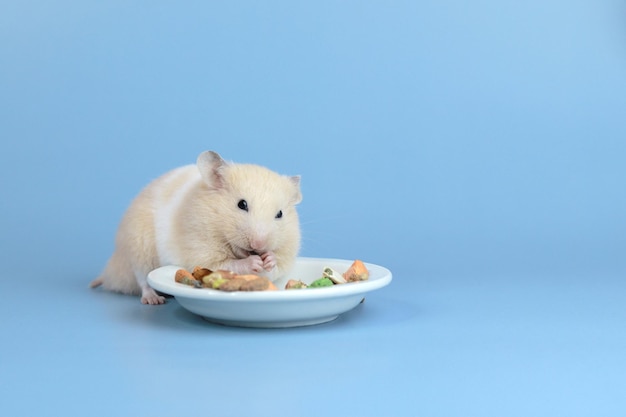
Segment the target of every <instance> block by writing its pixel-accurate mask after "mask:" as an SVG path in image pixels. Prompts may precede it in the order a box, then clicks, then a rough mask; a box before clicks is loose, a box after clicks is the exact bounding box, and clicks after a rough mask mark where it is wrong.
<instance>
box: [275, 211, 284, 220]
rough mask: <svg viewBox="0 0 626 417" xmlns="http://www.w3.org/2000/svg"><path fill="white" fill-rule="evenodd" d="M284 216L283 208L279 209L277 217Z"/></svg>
mask: <svg viewBox="0 0 626 417" xmlns="http://www.w3.org/2000/svg"><path fill="white" fill-rule="evenodd" d="M282 217H283V211H282V210H278V213H276V218H277V219H280V218H282Z"/></svg>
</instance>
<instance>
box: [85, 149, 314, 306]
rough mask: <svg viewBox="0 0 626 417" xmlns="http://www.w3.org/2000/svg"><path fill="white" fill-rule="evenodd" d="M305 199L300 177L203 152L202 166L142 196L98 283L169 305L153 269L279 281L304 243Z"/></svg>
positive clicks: (176, 173)
mask: <svg viewBox="0 0 626 417" xmlns="http://www.w3.org/2000/svg"><path fill="white" fill-rule="evenodd" d="M301 200H302V193H301V190H300V176H285V175H280V174H278V173H276V172H274V171H271V170H269V169H267V168H264V167H261V166H258V165H252V164H235V163H232V162H226V161H224V160H223V159H222V157H221V156H220V155H219V154H217V153H216V152H212V151H206V152H203V153H201V154H200V155H199V156H198V159H197V161H196V164H195V165H188V166H184V167H180V168H177V169H174V170H173V171H170V172H168V173H166V174H164V175H163V176H161V177H159V178H157V179H156V180H154V181H153V182H151V183H150V184H148V185H147V186H146V187H145V188H144V189H143V190H142V191H141V192H140V193H139V195H137V197H136V198H135V199H134V200H133V202H132V203H131V205H130V206H129V208H128V210H127V211H126V213H125V214H124V216H123V218H122V220H121V222H120V225H119V229H118V231H117V236H116V241H115V250H114V252H113V255H112V256H111V258H110V259H109V261H108V263H107V265H106V267H105V268H104V270H103V272H102V274H101V275H100V276H99V277H98V278H96V279H95V280H94V281H93V282H92V283H91V285H90V287H92V288H95V287H98V286H100V285H102V287H103V288H105V289H107V290H110V291H114V292H120V293H126V294H135V295H141V302H142V303H143V304H162V303H164V302H165V298H164V297H162V296H160V295H159V294H157V293H156V292H155V291H154V290H153V289H152V288H151V287H150V286H149V285H148V282H147V275H148V273H149V272H150V271H152V270H153V269H155V268H158V267H160V266H164V265H178V266H181V267H184V268H187V269H192V268H193V267H194V266H196V265H200V266H203V267H205V268H209V269H212V270H216V269H226V270H231V271H234V272H236V273H239V274H250V273H253V274H259V275H264V276H267V277H268V278H270V279H276V278H278V277H279V276H280V275H281V274H284V273H285V272H287V271H288V270H289V269H290V268H291V266H292V265H293V262H294V260H295V258H296V256H297V254H298V251H299V249H300V225H299V220H298V214H297V211H296V205H297V204H298V203H300V201H301Z"/></svg>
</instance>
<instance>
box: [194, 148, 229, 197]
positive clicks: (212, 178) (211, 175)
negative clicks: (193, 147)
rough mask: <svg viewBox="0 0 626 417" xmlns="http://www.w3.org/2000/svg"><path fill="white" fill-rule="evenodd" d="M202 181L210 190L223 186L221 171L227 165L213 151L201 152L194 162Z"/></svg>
mask: <svg viewBox="0 0 626 417" xmlns="http://www.w3.org/2000/svg"><path fill="white" fill-rule="evenodd" d="M196 165H197V166H198V170H199V171H200V175H201V176H202V180H203V181H204V182H205V183H206V184H207V185H208V186H209V187H211V188H214V189H218V188H222V187H223V186H224V176H223V175H222V169H223V167H225V166H226V165H227V163H226V162H225V161H224V160H223V159H222V157H221V156H220V155H219V154H218V153H217V152H213V151H206V152H202V153H201V154H200V155H199V156H198V160H197V161H196Z"/></svg>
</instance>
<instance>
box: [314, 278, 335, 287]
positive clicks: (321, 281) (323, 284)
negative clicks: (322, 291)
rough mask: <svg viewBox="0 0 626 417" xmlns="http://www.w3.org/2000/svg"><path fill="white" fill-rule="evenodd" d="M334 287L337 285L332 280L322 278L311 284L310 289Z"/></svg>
mask: <svg viewBox="0 0 626 417" xmlns="http://www.w3.org/2000/svg"><path fill="white" fill-rule="evenodd" d="M333 285H335V284H334V283H333V281H332V280H331V279H330V278H328V277H322V278H319V279H316V280H315V281H313V282H312V283H311V284H309V288H320V287H332V286H333Z"/></svg>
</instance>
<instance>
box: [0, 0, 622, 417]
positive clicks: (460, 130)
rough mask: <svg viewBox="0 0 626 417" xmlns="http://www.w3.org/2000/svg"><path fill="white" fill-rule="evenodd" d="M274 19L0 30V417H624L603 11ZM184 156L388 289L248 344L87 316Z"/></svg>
mask: <svg viewBox="0 0 626 417" xmlns="http://www.w3.org/2000/svg"><path fill="white" fill-rule="evenodd" d="M296 3H297V2H296ZM296 3H294V2H178V3H176V5H173V4H172V3H171V2H146V3H143V4H142V3H138V2H137V3H132V4H131V3H129V2H120V1H109V2H72V1H59V2H53V3H49V2H42V1H19V2H18V1H14V2H4V3H3V4H2V5H0V136H1V142H0V143H1V149H0V185H1V191H2V195H3V197H2V205H1V214H2V215H1V216H0V225H1V231H2V234H1V236H2V237H1V239H2V241H1V249H2V252H1V253H2V265H3V273H2V279H1V280H0V294H2V301H1V302H0V317H2V319H1V323H2V327H1V329H0V330H1V331H2V343H1V345H0V346H1V348H0V410H1V411H0V413H1V414H2V415H7V416H21V415H23V416H46V415H50V416H59V415H66V416H70V415H71V416H74V415H76V416H79V415H80V416H84V415H90V416H100V415H102V416H112V415H115V416H148V415H150V416H173V415H184V416H196V415H216V416H218V415H219V416H277V415H285V416H325V417H330V416H599V415H602V416H617V415H624V413H626V400H624V392H626V332H625V323H626V282H625V278H626V257H625V248H626V191H625V187H624V182H625V178H626V163H625V161H626V117H625V116H626V20H625V17H624V16H626V14H625V12H626V6H625V5H624V3H623V2H621V1H552V2H544V1H526V2H500V1H493V0H486V1H479V2H461V1H420V2H341V3H339V2H309V3H307V4H302V3H297V4H296ZM206 149H213V150H216V151H218V152H220V153H221V154H222V155H223V156H224V157H225V158H226V159H230V160H234V161H238V162H254V163H259V164H262V165H266V166H268V167H270V168H272V169H274V170H276V171H279V172H281V173H285V174H300V175H302V181H303V182H302V190H303V194H304V200H303V202H302V204H301V206H300V216H301V221H302V231H303V238H304V240H303V246H302V251H301V254H302V255H304V256H314V257H335V258H344V259H354V258H361V259H364V260H366V261H368V262H372V263H376V264H380V265H383V266H385V267H387V268H389V269H390V270H391V271H392V272H393V274H394V281H393V282H392V284H391V285H390V286H389V287H387V288H384V289H382V290H380V291H377V292H375V293H372V294H371V295H370V296H368V298H367V300H366V302H365V303H364V304H363V305H361V306H359V307H357V308H356V309H355V310H353V311H351V312H349V313H347V314H345V315H342V316H341V317H340V318H339V319H337V320H336V321H334V322H332V323H329V324H325V325H320V326H315V327H308V328H299V329H290V330H270V331H268V330H254V329H237V328H228V327H222V326H216V325H211V324H209V323H206V322H205V321H203V320H202V319H200V318H197V317H195V316H193V315H191V314H188V313H187V312H186V311H185V310H183V309H182V308H181V307H180V306H179V305H178V303H177V302H176V301H175V300H170V301H169V302H168V303H167V304H166V305H164V306H158V307H154V306H143V305H141V304H140V303H139V300H138V299H137V298H134V297H126V296H120V295H114V294H109V293H105V292H102V291H97V290H89V289H88V288H87V284H88V283H89V282H90V280H91V279H92V278H94V277H95V276H96V275H97V274H98V273H99V272H100V270H101V269H102V267H103V266H104V264H105V262H106V260H107V258H108V256H109V255H110V253H111V251H112V248H113V237H114V233H115V229H116V227H117V223H118V221H119V219H120V217H121V215H122V213H123V211H124V209H125V208H126V206H127V205H128V204H129V202H130V200H131V199H132V197H133V196H134V195H135V194H136V193H137V192H138V191H139V189H140V188H141V187H142V186H144V185H145V184H146V183H147V182H148V181H149V180H151V179H153V178H154V177H156V176H157V175H159V174H161V173H163V172H164V171H167V170H169V169H170V168H173V167H176V166H179V165H182V164H186V163H190V162H193V161H194V160H195V157H196V155H197V154H198V153H199V152H201V151H203V150H206ZM320 398H321V399H320Z"/></svg>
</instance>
